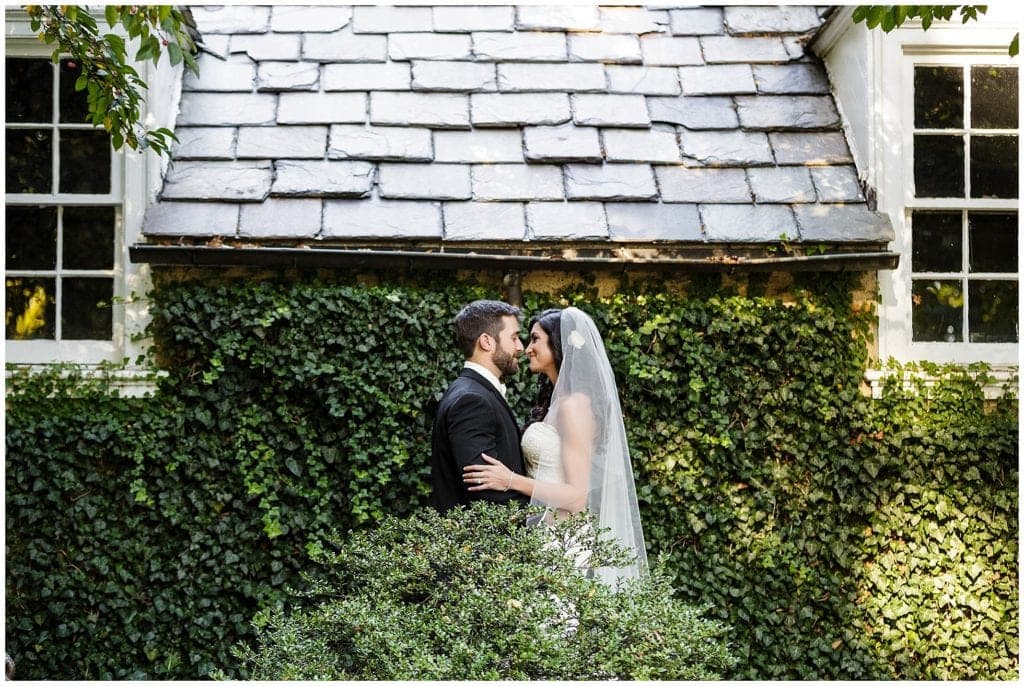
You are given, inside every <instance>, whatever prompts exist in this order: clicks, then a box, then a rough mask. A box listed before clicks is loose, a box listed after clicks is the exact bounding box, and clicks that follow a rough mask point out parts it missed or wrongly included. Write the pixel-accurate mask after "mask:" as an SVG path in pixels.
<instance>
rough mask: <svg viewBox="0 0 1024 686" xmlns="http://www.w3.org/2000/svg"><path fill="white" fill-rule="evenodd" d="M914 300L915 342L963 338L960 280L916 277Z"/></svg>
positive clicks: (952, 340)
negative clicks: (935, 279)
mask: <svg viewBox="0 0 1024 686" xmlns="http://www.w3.org/2000/svg"><path fill="white" fill-rule="evenodd" d="M913 303H914V304H913V323H914V340H915V341H946V342H948V343H954V342H957V341H962V340H963V339H964V337H963V307H964V295H963V290H962V286H961V285H960V281H925V280H920V281H918V280H915V281H914V285H913Z"/></svg>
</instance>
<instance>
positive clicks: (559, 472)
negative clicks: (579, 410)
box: [520, 422, 591, 570]
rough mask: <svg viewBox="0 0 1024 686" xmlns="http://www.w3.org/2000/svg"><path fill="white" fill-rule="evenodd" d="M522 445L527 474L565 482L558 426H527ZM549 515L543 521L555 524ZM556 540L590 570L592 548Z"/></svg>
mask: <svg viewBox="0 0 1024 686" xmlns="http://www.w3.org/2000/svg"><path fill="white" fill-rule="evenodd" d="M520 444H521V446H522V448H523V459H524V460H525V461H526V473H527V475H528V476H529V477H530V478H532V479H534V480H535V481H540V482H542V483H545V484H564V483H566V480H565V469H564V467H563V466H562V439H561V437H560V436H559V435H558V429H556V428H555V427H553V426H551V425H550V424H548V423H546V422H534V423H533V424H530V425H529V426H528V427H526V431H524V432H523V437H522V439H521V441H520ZM549 510H550V508H549ZM549 516H550V515H549ZM549 516H546V517H545V519H544V521H546V522H547V523H548V524H552V523H553V520H551V519H549V518H548V517H549ZM553 543H555V544H557V545H559V547H563V548H564V551H565V555H566V557H568V558H570V559H572V560H573V563H574V564H575V565H576V567H577V568H579V569H580V570H586V569H587V565H588V563H589V562H590V556H591V551H590V550H589V549H587V548H586V547H585V546H583V545H581V544H579V543H577V542H574V541H561V542H558V543H556V542H554V541H553Z"/></svg>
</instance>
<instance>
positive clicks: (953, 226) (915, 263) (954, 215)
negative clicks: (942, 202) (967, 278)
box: [910, 212, 963, 272]
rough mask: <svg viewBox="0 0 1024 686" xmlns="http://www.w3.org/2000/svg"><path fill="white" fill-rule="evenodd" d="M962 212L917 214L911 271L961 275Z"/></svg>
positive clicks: (915, 213)
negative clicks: (959, 272)
mask: <svg viewBox="0 0 1024 686" xmlns="http://www.w3.org/2000/svg"><path fill="white" fill-rule="evenodd" d="M960 217H961V215H960V213H959V212H914V214H913V221H912V223H913V227H914V228H913V235H912V246H913V249H912V254H911V261H910V264H911V269H912V270H913V271H915V272H958V271H960V269H961V267H962V266H963V265H962V262H963V259H962V258H963V247H962V245H963V231H962V228H961V226H960Z"/></svg>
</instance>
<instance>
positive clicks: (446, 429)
mask: <svg viewBox="0 0 1024 686" xmlns="http://www.w3.org/2000/svg"><path fill="white" fill-rule="evenodd" d="M481 453H487V454H488V455H490V456H491V457H493V458H495V459H497V460H501V461H502V462H503V463H505V465H506V466H507V467H508V468H509V469H511V470H512V471H514V472H516V473H517V474H525V473H526V468H525V464H524V463H523V452H522V448H520V446H519V427H518V426H517V424H516V418H515V415H513V414H512V409H511V408H510V407H509V406H508V403H506V402H505V399H504V398H502V397H501V394H500V393H499V392H498V389H496V388H495V387H494V386H493V385H492V384H490V383H489V382H488V381H487V379H485V378H484V377H483V376H481V375H480V374H478V373H477V372H475V371H473V370H472V369H465V368H464V369H463V370H462V372H461V373H460V374H459V376H458V377H457V378H456V379H455V381H453V382H452V383H451V385H450V386H449V387H448V390H447V391H445V393H444V396H443V397H442V398H441V402H440V403H439V404H438V407H437V419H436V420H435V421H434V433H433V443H432V446H431V454H430V479H431V484H432V486H433V493H432V495H431V503H432V504H433V506H434V507H435V508H437V509H438V510H439V511H441V512H445V511H446V510H449V509H451V508H453V507H455V506H456V505H466V504H468V503H469V502H470V501H473V500H488V501H490V502H495V503H504V502H508V501H511V500H519V501H522V502H528V501H527V499H526V497H525V496H523V495H522V494H520V493H516V492H515V491H474V492H472V493H470V492H469V491H467V490H466V486H465V485H464V484H463V482H462V468H463V467H465V466H466V465H469V464H487V463H486V462H485V461H484V459H483V458H482V457H480V454H481Z"/></svg>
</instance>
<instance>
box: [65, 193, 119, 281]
mask: <svg viewBox="0 0 1024 686" xmlns="http://www.w3.org/2000/svg"><path fill="white" fill-rule="evenodd" d="M63 262H64V267H66V268H67V269H113V268H114V208H113V207H65V208H64V260H63Z"/></svg>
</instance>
